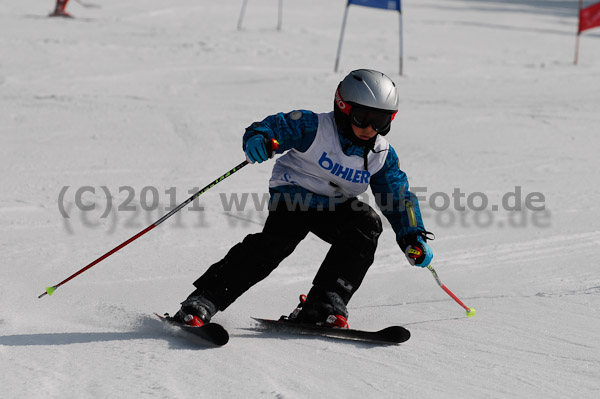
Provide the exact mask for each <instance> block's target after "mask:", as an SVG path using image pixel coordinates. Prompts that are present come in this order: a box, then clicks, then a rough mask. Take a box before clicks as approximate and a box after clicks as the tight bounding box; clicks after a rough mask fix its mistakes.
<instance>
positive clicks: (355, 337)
mask: <svg viewBox="0 0 600 399" xmlns="http://www.w3.org/2000/svg"><path fill="white" fill-rule="evenodd" d="M253 319H254V320H256V321H257V322H258V323H259V324H260V326H261V327H263V328H265V329H266V330H273V331H280V332H284V333H290V334H304V335H316V336H321V337H328V338H337V339H345V340H351V341H360V342H367V343H373V344H383V345H395V344H399V343H402V342H405V341H408V339H409V338H410V331H408V330H407V329H406V328H404V327H401V326H390V327H387V328H384V329H382V330H379V331H365V330H354V329H346V328H331V327H323V326H318V325H314V324H304V323H295V322H293V321H290V320H288V319H287V318H286V317H284V316H282V317H281V319H279V320H269V319H260V318H256V317H253Z"/></svg>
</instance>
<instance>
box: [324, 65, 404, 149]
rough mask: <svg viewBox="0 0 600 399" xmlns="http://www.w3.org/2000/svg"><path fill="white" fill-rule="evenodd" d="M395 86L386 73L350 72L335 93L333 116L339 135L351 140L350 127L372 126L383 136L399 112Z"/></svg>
mask: <svg viewBox="0 0 600 399" xmlns="http://www.w3.org/2000/svg"><path fill="white" fill-rule="evenodd" d="M399 102H400V100H399V98H398V91H397V89H396V84H395V83H394V82H393V81H392V80H391V79H390V78H389V77H388V76H386V75H385V74H383V73H382V72H379V71H375V70H372V69H357V70H355V71H352V72H350V73H349V74H348V76H346V77H345V78H344V80H342V81H341V82H340V84H339V85H338V87H337V90H336V91H335V100H334V115H335V120H336V124H337V125H338V128H339V129H340V130H341V131H342V133H343V134H344V135H345V136H346V137H348V138H350V139H351V140H352V141H354V138H355V136H354V134H353V133H352V126H351V125H352V124H354V125H356V126H358V127H367V126H369V125H371V127H373V129H375V130H376V131H377V132H378V133H379V134H381V135H382V136H385V135H386V134H387V133H388V132H389V131H390V126H391V122H392V120H393V119H394V117H395V116H396V113H397V112H398V103H399Z"/></svg>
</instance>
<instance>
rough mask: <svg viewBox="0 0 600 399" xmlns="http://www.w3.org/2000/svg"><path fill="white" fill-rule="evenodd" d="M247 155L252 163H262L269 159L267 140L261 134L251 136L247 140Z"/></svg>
mask: <svg viewBox="0 0 600 399" xmlns="http://www.w3.org/2000/svg"><path fill="white" fill-rule="evenodd" d="M246 157H247V158H248V161H250V163H255V162H258V163H261V162H264V161H266V160H267V159H269V155H268V152H267V140H266V139H265V138H264V137H263V136H261V135H260V134H259V135H256V136H252V137H250V138H249V139H248V141H246Z"/></svg>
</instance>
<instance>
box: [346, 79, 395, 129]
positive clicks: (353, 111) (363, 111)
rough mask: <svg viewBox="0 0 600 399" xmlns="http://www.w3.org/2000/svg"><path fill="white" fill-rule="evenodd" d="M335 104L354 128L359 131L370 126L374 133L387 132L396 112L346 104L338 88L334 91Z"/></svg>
mask: <svg viewBox="0 0 600 399" xmlns="http://www.w3.org/2000/svg"><path fill="white" fill-rule="evenodd" d="M335 102H336V104H337V106H338V108H339V109H340V110H341V111H342V112H343V113H344V114H346V115H348V116H349V117H350V122H351V123H352V124H353V125H354V126H356V127H358V128H360V129H365V128H367V127H369V126H371V127H372V128H373V130H375V131H376V132H382V131H386V130H389V128H390V125H391V124H392V120H394V117H395V116H396V112H397V111H381V110H375V109H370V108H362V107H359V106H354V105H351V103H347V102H345V101H344V100H343V99H342V96H341V95H340V89H339V87H338V89H337V90H336V91H335Z"/></svg>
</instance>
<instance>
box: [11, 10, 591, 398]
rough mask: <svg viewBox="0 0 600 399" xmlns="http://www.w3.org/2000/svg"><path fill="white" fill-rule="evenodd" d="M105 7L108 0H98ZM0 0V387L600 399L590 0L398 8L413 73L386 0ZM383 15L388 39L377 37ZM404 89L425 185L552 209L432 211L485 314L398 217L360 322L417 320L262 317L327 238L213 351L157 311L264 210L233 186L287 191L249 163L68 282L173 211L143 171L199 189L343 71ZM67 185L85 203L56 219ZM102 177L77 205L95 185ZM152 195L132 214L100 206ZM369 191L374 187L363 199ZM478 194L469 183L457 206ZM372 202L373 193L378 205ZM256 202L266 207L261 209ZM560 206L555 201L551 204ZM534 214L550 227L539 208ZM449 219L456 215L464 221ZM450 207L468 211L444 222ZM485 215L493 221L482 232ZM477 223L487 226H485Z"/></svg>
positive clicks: (301, 253)
mask: <svg viewBox="0 0 600 399" xmlns="http://www.w3.org/2000/svg"><path fill="white" fill-rule="evenodd" d="M94 5H96V4H94ZM97 5H98V6H100V7H85V6H82V4H80V3H78V2H70V3H69V8H68V10H69V11H70V12H72V13H73V14H74V15H75V16H76V18H75V19H73V20H64V19H50V18H46V17H45V16H46V15H47V13H48V12H49V11H50V8H51V7H52V4H50V3H48V4H45V5H42V4H38V2H35V1H33V0H21V1H18V2H12V3H11V4H10V6H9V5H0V32H1V33H2V35H0V53H2V54H5V55H7V56H6V57H3V59H2V60H1V61H0V162H1V163H0V166H1V168H0V170H1V172H0V173H1V175H2V188H3V189H2V194H0V237H1V238H2V240H1V242H0V251H1V253H2V258H1V259H2V260H1V262H2V263H1V265H0V282H1V283H2V290H1V291H0V306H1V307H2V309H1V310H2V312H1V314H0V367H1V368H2V373H0V387H2V396H3V397H7V398H31V397H38V396H43V397H48V398H78V399H80V398H132V397H140V398H189V397H190V395H191V394H193V396H195V397H219V398H221V397H223V398H238V397H239V398H242V397H243V398H277V399H284V398H285V399H288V398H316V397H326V398H344V399H348V398H424V399H425V398H436V399H437V398H477V399H479V398H528V399H529V398H543V399H549V398H556V399H559V398H560V399H563V398H577V399H585V398H590V399H591V398H596V397H598V396H599V395H600V382H599V381H600V372H599V370H600V345H599V344H598V339H597V331H598V330H599V329H600V314H599V311H598V309H600V278H599V277H598V272H597V270H598V261H597V259H598V255H600V251H599V250H598V248H599V247H600V245H599V244H600V223H599V221H600V214H599V207H598V204H597V198H598V197H599V195H600V190H599V188H598V184H597V183H596V181H597V176H596V174H597V171H598V169H599V166H600V162H599V161H598V157H597V149H598V145H599V142H600V139H599V138H598V135H597V130H598V126H599V125H600V114H599V113H598V104H600V76H599V69H598V65H600V55H599V53H598V51H597V49H598V48H599V47H600V36H599V34H598V30H594V31H589V32H585V33H584V34H582V35H581V38H580V39H581V43H580V44H581V47H580V58H579V65H578V66H576V67H575V66H573V65H572V56H573V45H574V42H575V37H574V33H575V30H576V23H577V21H576V15H577V12H576V2H564V1H525V2H503V1H483V0H444V1H442V0H419V1H415V0H407V1H403V2H402V5H403V9H404V12H403V21H404V47H405V57H404V67H405V71H404V72H405V73H404V76H399V75H398V73H397V67H398V58H397V57H398V37H397V35H398V27H397V25H398V24H397V15H395V14H394V13H392V12H387V11H382V10H373V9H367V8H363V7H355V6H352V7H350V10H349V17H348V23H347V27H346V33H345V41H344V46H343V49H342V57H341V60H340V72H339V73H334V72H333V71H332V69H333V64H334V60H335V50H336V46H337V40H338V38H339V29H340V25H341V21H342V15H343V12H344V7H345V2H343V1H341V0H340V1H330V2H325V3H324V2H319V1H316V0H307V1H304V2H299V3H294V2H284V5H283V29H282V31H281V32H278V31H277V30H276V23H277V6H276V4H275V5H274V2H273V1H272V0H256V1H254V0H253V1H251V2H248V6H247V10H246V16H245V19H244V24H243V29H242V30H241V31H238V30H236V24H237V21H238V17H239V12H240V6H241V2H239V1H231V0H227V1H222V2H209V1H200V2H199V1H192V0H180V1H178V2H176V4H175V3H173V4H167V5H165V3H164V2H162V1H158V0H144V1H142V0H133V1H128V2H119V1H116V0H104V1H103V2H102V3H101V4H100V3H98V4H97ZM384 28H385V29H384ZM361 67H368V68H374V69H379V70H382V71H384V72H386V73H388V74H389V75H390V76H391V77H392V78H393V79H394V80H395V81H396V83H397V85H398V87H399V89H400V93H401V96H400V97H401V98H400V110H399V113H398V116H397V118H396V120H395V122H394V125H393V129H392V132H391V133H390V134H389V135H388V136H387V137H388V139H389V140H390V142H391V144H392V145H393V146H394V147H395V149H396V150H397V152H398V154H399V157H400V160H401V166H402V168H403V169H404V170H405V171H406V172H407V174H408V176H409V178H410V181H411V185H412V187H413V188H414V187H425V188H426V193H425V194H426V196H427V197H428V199H429V198H430V197H431V196H432V194H433V193H436V192H438V193H439V192H441V193H447V194H448V195H449V196H450V195H451V194H452V192H453V190H454V188H457V187H458V188H460V189H461V191H462V192H463V193H466V195H467V196H468V195H469V194H470V193H475V192H483V193H485V194H486V195H487V196H488V197H489V200H490V201H489V204H490V206H491V205H494V204H500V203H501V199H502V196H503V195H504V194H505V193H507V192H514V190H515V187H516V186H518V187H520V188H521V189H522V193H523V198H521V203H524V198H525V196H526V195H527V194H528V193H533V192H540V193H542V194H543V195H544V205H545V207H546V211H547V213H546V214H544V215H545V218H543V217H541V216H540V215H541V214H536V213H534V212H531V211H524V212H522V213H518V214H514V213H511V212H510V211H505V210H504V209H499V211H498V212H492V213H488V214H487V217H488V219H485V218H483V219H477V217H478V216H479V217H481V215H482V214H481V213H477V212H475V211H467V212H464V213H460V212H457V211H453V210H452V209H450V210H449V211H448V212H441V213H440V212H435V211H433V210H432V207H431V206H430V204H428V203H427V201H422V210H423V211H424V213H427V217H425V224H426V227H427V228H428V229H429V230H432V231H434V232H435V234H436V236H437V238H436V240H435V241H433V243H432V247H433V249H434V252H435V259H434V267H435V268H436V270H437V272H438V274H439V276H440V278H441V280H442V282H443V283H444V284H445V285H446V286H447V287H448V288H450V289H451V290H452V291H453V292H454V293H455V294H456V295H457V296H458V297H459V298H461V299H462V300H463V301H464V302H465V303H466V304H467V305H469V306H473V307H474V308H476V310H477V314H476V316H475V317H473V318H467V317H466V316H465V315H464V310H463V309H462V308H461V307H460V306H458V305H457V304H456V303H455V302H454V301H452V299H451V298H449V297H448V296H447V295H446V294H445V293H444V292H443V291H442V290H441V289H439V287H438V286H437V284H436V282H435V280H434V279H433V277H432V276H431V275H430V273H429V271H427V270H421V269H417V268H412V267H410V266H408V264H407V263H406V261H405V260H404V256H403V254H402V253H401V252H400V250H399V249H398V247H397V245H396V243H395V240H394V236H393V234H392V232H391V228H390V226H389V225H388V224H387V223H386V222H384V223H385V231H384V234H383V235H382V236H381V239H380V244H379V249H378V252H377V255H376V259H375V264H374V265H373V266H372V269H371V271H370V272H369V274H368V275H367V277H366V278H365V281H364V282H363V286H362V287H361V289H360V290H359V291H358V292H357V293H356V295H355V296H354V298H353V300H352V302H351V303H350V304H349V311H350V316H351V317H350V320H349V321H350V325H351V326H352V327H354V328H363V329H379V328H382V327H385V326H387V325H391V324H401V325H405V326H407V328H409V329H410V330H411V332H412V337H411V339H410V340H409V341H408V342H406V343H404V344H401V345H397V346H374V345H368V344H364V343H356V342H342V341H336V340H333V339H321V338H315V337H306V336H292V335H280V334H274V333H272V332H271V333H270V332H259V331H257V330H256V329H254V328H253V327H254V322H253V321H252V320H251V319H250V317H251V316H256V317H271V318H272V317H278V316H279V315H281V314H287V313H289V312H290V311H291V310H292V309H293V308H294V307H295V306H296V304H297V297H298V295H299V294H300V293H306V292H307V291H308V289H310V284H311V281H312V278H313V276H314V273H315V272H316V271H317V269H318V265H319V264H320V262H321V261H322V259H323V257H324V256H325V254H326V252H327V249H328V248H327V246H326V245H325V244H324V243H322V242H321V241H319V240H318V239H317V238H315V237H314V236H312V235H309V236H308V237H307V239H306V240H305V241H303V242H302V243H301V244H300V245H299V246H298V248H297V250H296V251H295V253H294V254H293V255H292V256H290V257H289V258H288V259H286V260H285V261H284V262H283V263H282V264H281V266H280V267H279V268H278V269H277V270H275V271H274V272H273V273H272V274H271V276H269V278H268V279H266V280H265V281H263V282H261V283H259V284H258V285H257V286H255V287H254V288H252V289H251V290H250V291H249V292H248V293H246V294H245V295H244V296H243V297H242V298H241V299H240V300H238V301H236V302H235V303H234V304H233V305H232V306H231V307H230V308H229V309H227V311H226V312H223V313H220V314H218V315H217V316H216V317H215V321H218V322H219V323H221V324H223V326H224V327H226V328H227V329H228V331H229V332H230V335H231V339H230V341H229V343H228V344H227V345H226V346H224V347H222V348H206V347H203V346H201V345H199V343H198V342H197V341H195V340H194V338H192V337H189V336H187V335H186V334H185V333H184V332H182V331H179V330H177V329H173V328H170V327H169V326H166V325H164V324H163V323H161V322H160V321H159V320H157V319H156V317H155V316H153V314H152V313H153V312H158V313H163V312H171V313H172V312H174V311H175V310H176V309H177V307H178V304H179V302H180V301H181V300H182V299H183V298H185V296H186V295H188V294H189V292H190V291H191V289H192V285H191V283H192V282H193V281H194V280H195V279H196V278H197V277H198V276H199V275H200V274H201V273H202V272H203V271H204V270H206V268H207V267H208V266H209V265H210V264H211V263H212V262H215V261H217V260H219V259H220V258H221V257H222V256H223V255H224V254H225V253H226V251H227V250H228V249H229V248H230V247H231V246H232V245H234V244H235V243H237V242H239V241H240V240H241V239H243V237H244V236H245V235H246V234H248V233H252V232H256V231H258V230H259V229H260V228H261V225H262V223H263V222H264V220H265V217H266V213H265V211H264V209H263V210H261V209H254V208H252V209H243V210H239V211H237V210H231V211H228V210H226V209H224V206H223V200H222V197H221V196H220V194H223V195H225V196H227V195H229V196H231V195H233V194H236V193H258V194H259V196H260V195H262V193H263V192H265V191H266V190H267V188H268V184H267V182H268V178H269V176H270V169H271V167H272V163H267V164H262V165H253V166H252V167H248V168H245V169H244V171H241V172H240V173H239V174H236V175H233V176H231V177H229V178H228V179H227V180H226V181H224V182H222V183H220V184H219V186H218V188H213V189H211V190H210V191H209V192H207V193H205V194H204V195H203V196H202V197H201V198H200V200H201V201H200V204H201V205H202V206H203V207H204V208H205V211H204V212H194V211H191V210H183V211H181V212H180V213H179V214H178V215H177V216H174V217H173V218H172V219H170V220H169V221H168V222H166V223H164V225H161V226H160V228H158V229H155V230H154V231H152V232H151V233H149V234H148V235H147V236H144V238H142V239H140V240H138V241H136V242H135V243H134V244H131V245H130V246H128V247H127V248H125V249H123V250H121V251H120V252H119V253H117V254H115V255H113V256H112V257H110V258H108V259H106V260H105V261H103V262H102V263H101V264H98V265H97V266H95V267H94V268H93V269H90V270H88V271H87V272H85V273H84V274H82V275H81V276H79V277H77V278H76V279H74V280H73V281H71V282H69V283H68V284H65V285H64V286H62V287H61V288H60V289H59V290H57V292H56V293H55V294H54V295H53V296H52V297H48V296H46V297H44V298H42V299H37V296H38V295H40V293H41V292H43V289H44V287H47V286H49V285H51V284H55V283H57V282H59V281H61V280H62V279H64V278H66V277H67V276H69V275H71V274H72V273H74V272H76V271H77V270H79V269H80V268H81V267H83V266H85V265H86V264H88V263H89V262H91V261H92V260H94V259H96V258H97V257H98V256H100V255H102V254H103V253H105V252H106V251H108V250H109V249H111V248H113V247H115V246H116V245H118V244H119V243H121V242H123V241H124V240H126V239H127V238H129V237H131V236H132V235H134V234H136V233H137V232H139V231H140V230H142V229H143V228H144V227H146V226H148V225H149V224H151V223H152V222H154V221H155V220H157V219H158V217H159V216H161V215H162V214H164V212H163V213H162V214H161V212H159V211H151V212H146V211H143V210H142V209H141V205H142V203H143V200H142V199H141V197H140V193H141V190H142V189H143V188H144V187H147V186H152V187H156V188H157V190H158V193H159V198H158V199H159V204H160V206H162V207H164V206H166V205H168V204H170V200H171V198H170V197H169V196H168V195H167V194H166V193H165V191H166V190H169V189H171V188H176V192H177V201H178V202H180V201H183V200H184V199H186V198H187V197H188V196H189V195H191V193H189V194H188V190H190V189H192V188H193V187H203V186H204V185H206V184H207V183H208V182H210V181H213V180H214V179H215V178H216V177H218V176H220V175H221V174H222V173H224V172H225V171H227V170H229V169H230V168H231V167H232V166H234V165H235V164H238V163H239V162H241V160H242V159H243V153H242V152H241V150H240V144H241V135H242V133H243V131H244V128H245V127H246V126H248V125H250V124H251V123H252V122H253V121H255V120H260V119H262V118H263V117H265V116H266V115H269V114H271V113H274V112H279V111H290V110H293V109H311V110H314V111H317V112H325V111H329V110H330V109H331V105H332V104H331V103H332V101H331V100H332V97H333V90H334V88H335V86H336V85H337V83H338V82H339V81H340V80H341V79H342V78H343V76H345V74H346V73H347V72H349V71H350V70H352V69H355V68H361ZM65 186H69V187H70V188H69V190H70V191H67V194H66V195H65V203H64V204H63V205H64V206H65V210H66V212H67V213H68V214H69V215H70V217H69V218H63V217H62V216H61V213H60V211H59V207H58V206H57V205H58V202H59V193H60V192H61V190H63V189H64V187H65ZM83 186H90V187H94V188H96V190H97V191H96V194H92V193H89V192H88V193H86V195H85V197H84V199H85V201H87V202H86V203H87V204H90V203H92V204H96V205H97V208H96V209H95V210H94V211H92V212H88V213H83V212H81V211H80V210H79V209H78V208H77V207H76V206H75V202H74V195H75V194H74V192H75V190H76V189H77V188H79V187H83ZM102 186H105V187H107V188H108V189H109V190H110V194H111V196H110V200H111V201H113V203H114V204H115V206H118V205H119V204H122V202H123V201H124V200H125V199H126V198H127V192H119V188H120V187H122V186H128V187H131V188H132V189H133V190H134V191H135V196H134V198H133V201H132V202H131V204H132V205H134V206H136V209H137V210H136V211H135V212H125V211H123V212H112V213H110V215H108V216H107V217H105V218H102V217H101V215H102V214H103V212H104V210H105V209H106V206H107V200H108V198H107V197H106V196H103V195H104V194H103V191H102V190H101V187H102ZM366 198H370V197H369V194H367V197H366ZM464 201H465V198H463V204H464ZM371 203H373V202H371ZM253 204H254V203H253ZM544 215H542V216H544ZM536 217H538V218H539V220H538V219H536ZM452 218H454V219H452ZM449 221H450V222H449ZM482 221H483V222H487V223H483V224H482V223H481V222H482ZM477 222H479V224H478V223H477Z"/></svg>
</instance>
